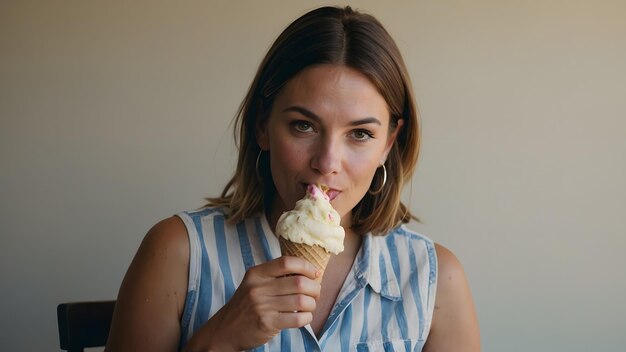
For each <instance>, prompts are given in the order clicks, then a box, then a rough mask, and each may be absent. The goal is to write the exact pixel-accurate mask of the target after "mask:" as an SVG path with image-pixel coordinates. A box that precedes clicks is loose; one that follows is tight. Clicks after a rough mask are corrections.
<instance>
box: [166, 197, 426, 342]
mask: <svg viewBox="0 0 626 352" xmlns="http://www.w3.org/2000/svg"><path fill="white" fill-rule="evenodd" d="M177 216H178V217H180V218H181V219H182V220H183V222H184V223H185V226H186V228H187V232H188V234H189V242H190V262H189V285H188V290H187V297H186V301H185V307H184V311H183V315H182V320H181V344H180V346H181V349H182V347H183V346H184V345H185V344H186V343H187V341H188V340H189V339H190V338H191V336H192V335H193V334H194V332H195V331H197V330H198V329H199V328H200V327H201V326H202V325H203V324H204V323H205V322H206V321H207V320H208V319H209V318H210V317H212V316H213V315H214V314H215V313H216V312H217V311H218V310H219V309H220V308H221V307H222V306H223V305H224V304H225V303H226V302H227V301H228V300H229V299H230V298H231V296H232V295H233V293H234V292H235V290H236V289H237V286H238V285H239V284H240V283H241V281H242V280H243V276H244V274H245V272H246V271H247V270H248V269H249V268H250V267H252V266H255V265H258V264H261V263H264V262H266V261H269V260H272V259H274V258H277V257H279V256H280V246H279V244H278V239H277V238H276V237H275V235H274V234H273V232H272V231H271V229H270V228H269V224H268V222H267V220H266V218H265V216H264V215H263V214H258V215H257V216H254V217H251V218H248V219H246V220H243V221H241V222H239V223H237V224H234V225H229V224H227V223H226V220H225V215H224V213H223V212H222V211H221V210H220V209H217V208H210V207H207V208H203V209H199V210H196V211H190V212H183V213H179V214H177ZM364 236H365V237H364V239H363V242H362V245H361V249H360V251H359V252H358V254H357V256H356V258H355V261H354V263H353V265H352V268H351V270H350V272H349V273H348V276H347V277H346V281H345V282H344V283H343V286H342V288H341V290H340V292H339V295H338V296H337V300H336V302H335V305H334V307H333V309H332V310H331V312H330V314H329V316H328V319H327V321H326V323H325V325H324V327H323V329H322V334H321V337H320V339H319V340H318V339H317V338H316V336H315V334H314V333H313V330H312V329H311V327H310V326H309V325H307V326H305V327H302V328H299V329H285V330H282V331H281V332H280V333H279V334H278V335H276V336H275V337H274V338H272V339H271V340H270V341H269V342H268V343H266V344H265V345H262V346H258V347H257V348H255V349H252V351H264V352H273V351H307V352H308V351H342V352H345V351H421V350H422V347H423V346H424V343H425V342H426V338H427V336H428V332H429V330H430V325H431V320H432V316H433V309H434V304H435V291H436V286H437V259H436V254H435V248H434V244H433V242H432V241H431V240H430V239H428V238H427V237H425V236H422V235H419V234H417V233H415V232H413V231H411V230H409V229H408V228H406V227H405V226H399V227H397V228H395V229H394V230H392V231H391V232H390V233H389V234H388V235H386V236H372V235H371V234H366V235H364Z"/></svg>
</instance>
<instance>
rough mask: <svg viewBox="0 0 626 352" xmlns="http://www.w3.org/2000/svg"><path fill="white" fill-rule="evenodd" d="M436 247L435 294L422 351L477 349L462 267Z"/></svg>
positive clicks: (475, 322)
mask: <svg viewBox="0 0 626 352" xmlns="http://www.w3.org/2000/svg"><path fill="white" fill-rule="evenodd" d="M435 250H436V252H437V265H438V279H437V293H436V296H435V307H434V312H433V320H432V325H431V331H430V334H429V337H428V340H427V343H426V346H425V349H424V351H431V350H437V351H479V350H480V334H479V329H478V319H477V317H476V311H475V308H474V303H473V300H472V295H471V292H470V288H469V283H468V282H467V278H466V276H465V272H464V270H463V266H462V265H461V262H460V261H459V260H458V258H457V257H456V256H455V255H454V253H452V252H451V251H450V250H449V249H447V248H446V247H444V246H442V245H440V244H435Z"/></svg>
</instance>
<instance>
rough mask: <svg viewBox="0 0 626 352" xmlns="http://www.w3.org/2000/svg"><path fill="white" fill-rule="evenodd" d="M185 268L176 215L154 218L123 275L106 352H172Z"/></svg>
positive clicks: (185, 246) (183, 233)
mask: <svg viewBox="0 0 626 352" xmlns="http://www.w3.org/2000/svg"><path fill="white" fill-rule="evenodd" d="M188 272H189V239H188V237H187V230H186V229H185V225H184V224H183V223H182V221H181V220H180V219H179V218H177V217H171V218H168V219H165V220H163V221H161V222H159V223H158V224H156V225H155V226H154V227H153V228H152V229H151V230H150V231H149V232H148V234H147V235H146V237H145V238H144V240H143V242H142V243H141V246H140V247H139V250H138V251H137V254H136V255H135V258H134V259H133V261H132V263H131V265H130V267H129V268H128V271H127V273H126V276H125V277H124V281H123V282H122V286H121V287H120V291H119V294H118V297H117V303H116V305H115V312H114V314H113V322H112V324H111V332H110V335H109V340H108V342H107V347H106V351H116V352H118V351H168V352H171V351H176V350H177V349H178V342H179V339H180V317H181V314H182V311H183V307H184V303H185V296H186V293H187V281H188Z"/></svg>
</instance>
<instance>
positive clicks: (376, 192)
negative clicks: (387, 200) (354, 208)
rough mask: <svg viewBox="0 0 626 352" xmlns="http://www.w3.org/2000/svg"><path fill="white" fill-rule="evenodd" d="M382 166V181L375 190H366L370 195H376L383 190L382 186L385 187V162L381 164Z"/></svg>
mask: <svg viewBox="0 0 626 352" xmlns="http://www.w3.org/2000/svg"><path fill="white" fill-rule="evenodd" d="M381 166H382V167H383V183H382V184H381V185H380V187H379V188H378V189H377V190H375V191H372V190H371V189H368V190H367V193H369V194H371V195H374V196H375V195H377V194H378V193H380V192H382V191H383V188H385V184H386V183H387V168H386V167H385V164H382V165H381Z"/></svg>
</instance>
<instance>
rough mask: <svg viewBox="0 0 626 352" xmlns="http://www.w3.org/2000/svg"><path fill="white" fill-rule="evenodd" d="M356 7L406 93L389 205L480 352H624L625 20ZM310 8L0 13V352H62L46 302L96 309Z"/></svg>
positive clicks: (224, 135)
mask: <svg viewBox="0 0 626 352" xmlns="http://www.w3.org/2000/svg"><path fill="white" fill-rule="evenodd" d="M262 3H263V4H265V5H262ZM352 5H353V6H354V7H356V8H361V9H364V10H367V11H369V12H371V13H373V14H375V15H376V16H377V17H379V19H380V20H381V21H382V22H383V23H385V24H386V25H387V27H388V29H389V31H390V32H391V33H392V34H393V35H394V36H395V38H396V39H397V41H398V44H399V45H400V47H401V49H402V51H403V52H404V55H405V58H406V61H407V64H408V66H409V69H410V71H411V74H412V75H413V82H414V86H415V90H416V93H417V96H418V102H419V105H420V109H421V112H422V115H423V127H424V132H423V153H422V158H421V161H420V165H419V168H418V172H417V174H416V176H415V178H414V180H413V187H412V193H408V192H407V198H410V200H411V206H412V208H413V209H414V210H415V211H416V212H417V213H418V214H419V215H420V217H421V218H422V219H423V224H422V225H418V226H416V229H418V230H419V231H421V232H423V233H425V234H427V235H428V236H430V237H432V238H433V239H435V240H436V241H438V242H441V243H442V244H444V245H446V246H448V247H449V248H451V249H452V250H453V251H454V252H455V253H456V254H457V255H458V257H459V258H460V259H461V261H462V262H463V263H464V265H465V268H466V271H467V274H468V276H469V278H470V282H471V286H472V289H473V292H474V296H475V301H476V305H477V308H478V313H479V318H480V322H481V330H482V338H483V345H484V350H485V351H528V350H533V351H617V350H622V349H623V343H621V342H622V339H621V338H620V336H621V335H622V334H623V332H624V330H626V320H625V319H624V316H626V310H625V308H624V305H623V304H622V302H621V300H622V297H624V296H626V277H625V276H626V275H625V268H626V259H625V258H626V256H625V255H624V252H625V249H626V239H625V235H626V220H625V219H626V216H625V215H624V214H626V181H625V180H626V139H625V138H624V135H625V134H626V119H625V115H626V99H625V98H624V96H625V91H626V39H625V38H626V21H625V18H626V17H625V14H626V4H625V3H624V2H623V1H622V2H619V1H609V0H602V1H566V0H562V1H539V0H536V1H489V0H477V1H460V0H458V1H396V2H389V3H387V2H382V1H355V2H353V3H352ZM312 7H315V6H314V4H313V2H310V1H245V2H244V1H240V2H230V1H207V2H201V1H187V2H174V1H168V2H165V1H18V0H15V1H11V0H9V1H6V0H5V1H2V2H0V118H1V119H0V194H1V196H0V224H1V226H2V227H1V236H2V238H1V243H2V244H1V246H0V282H2V289H1V290H0V306H1V307H2V309H1V310H0V323H1V324H0V325H1V326H2V333H1V335H2V338H0V350H2V351H18V350H20V351H21V350H28V351H44V350H45V351H50V350H55V349H58V337H57V333H56V320H55V319H56V318H55V306H56V304H57V303H59V302H62V301H74V300H97V299H111V298H114V297H115V295H116V292H117V289H118V286H119V284H120V280H121V279H122V276H123V274H124V271H125V269H126V267H127V266H128V264H129V262H130V260H131V258H132V255H133V253H134V251H135V250H136V248H137V246H138V244H139V241H140V240H141V238H142V237H143V235H144V234H145V232H146V231H147V230H148V228H149V227H150V226H151V225H152V224H153V223H155V222H156V221H157V220H159V219H161V218H163V217H166V216H169V215H170V214H173V213H175V212H177V211H180V210H184V209H190V208H194V207H197V206H200V205H201V204H202V198H203V197H204V196H207V195H214V194H216V193H217V192H218V191H219V190H220V189H221V186H222V185H223V184H224V182H225V181H226V179H227V177H228V176H229V175H230V173H231V171H232V168H233V164H234V162H233V155H234V154H233V151H234V148H233V146H232V139H231V136H230V132H229V130H228V128H229V126H228V124H229V121H230V117H231V116H233V114H234V112H235V110H236V107H237V106H238V104H239V101H240V100H241V98H242V97H243V94H244V91H245V89H246V88H247V85H248V84H249V82H250V79H251V77H252V75H253V73H254V71H255V69H256V65H257V64H258V62H259V60H260V59H261V56H262V55H263V53H264V51H265V50H266V49H267V48H268V46H269V44H270V42H271V41H272V40H273V39H274V38H275V36H276V35H277V34H278V33H279V31H280V30H281V29H282V28H283V27H284V26H285V25H286V24H287V23H288V21H289V20H292V19H294V18H295V17H296V16H298V15H300V14H302V13H303V12H305V11H306V10H308V9H310V8H312ZM20 346H21V347H20ZM24 346H25V347H24Z"/></svg>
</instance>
